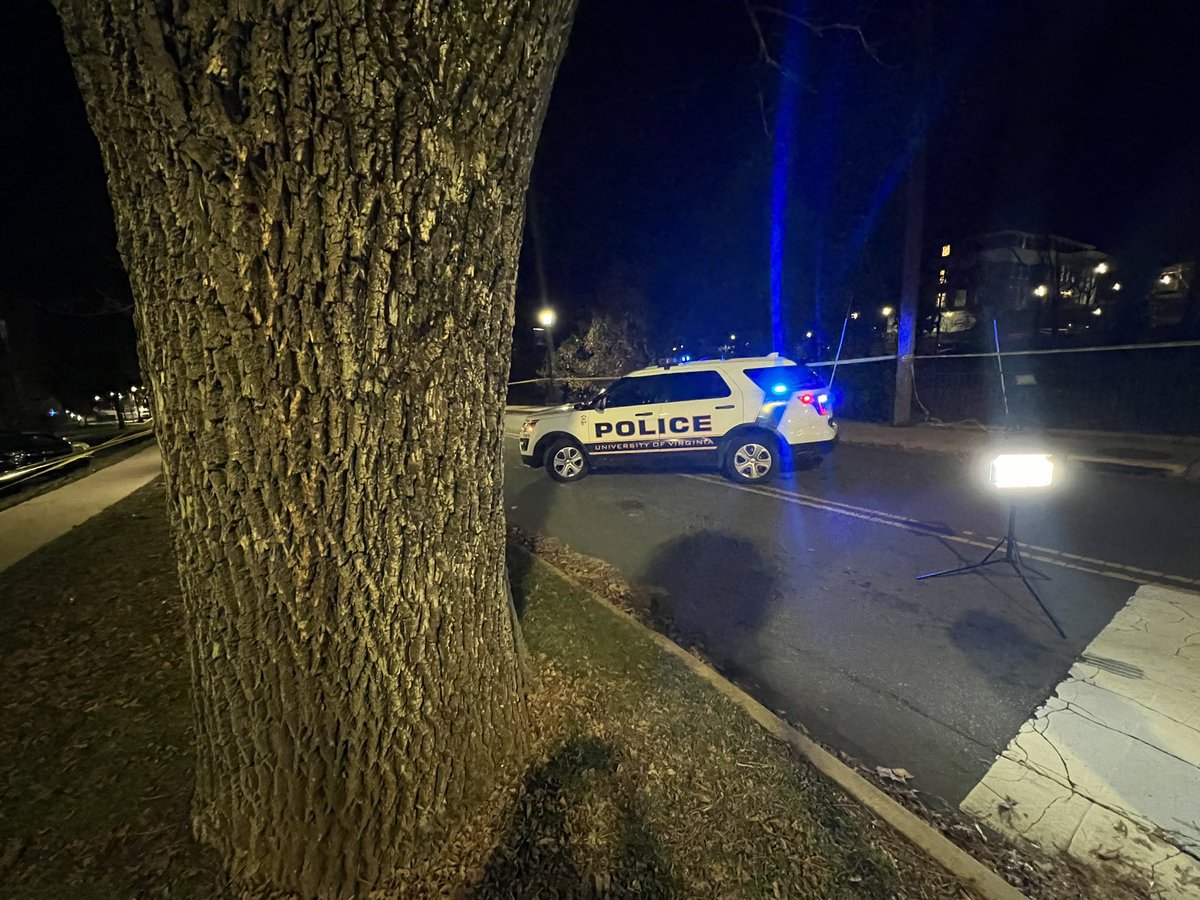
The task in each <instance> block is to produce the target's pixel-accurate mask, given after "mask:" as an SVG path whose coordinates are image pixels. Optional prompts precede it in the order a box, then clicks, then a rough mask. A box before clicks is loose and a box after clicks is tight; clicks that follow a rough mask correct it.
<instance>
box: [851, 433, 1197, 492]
mask: <svg viewBox="0 0 1200 900" xmlns="http://www.w3.org/2000/svg"><path fill="white" fill-rule="evenodd" d="M838 434H839V437H840V438H841V440H842V441H844V442H845V443H847V444H867V445H872V446H877V447H897V448H900V449H903V450H920V451H926V452H930V453H949V454H953V455H956V456H963V457H971V456H975V455H977V454H982V453H984V452H986V451H987V450H988V449H989V448H992V447H995V446H997V445H998V444H1000V443H1002V442H1004V441H1006V440H1011V439H1014V438H1016V439H1021V440H1024V441H1028V440H1034V441H1037V442H1038V443H1039V444H1040V445H1042V446H1045V447H1046V449H1047V451H1048V452H1051V453H1055V454H1058V455H1060V456H1063V457H1065V458H1066V459H1067V461H1068V462H1080V463H1089V464H1101V465H1109V466H1119V467H1121V468H1123V469H1128V470H1131V471H1138V472H1146V473H1155V474H1159V475H1169V476H1173V477H1176V478H1193V479H1200V438H1186V437H1174V436H1171V435H1137V434H1116V433H1112V432H1103V431H1067V430H1059V429H1046V430H1044V431H1040V432H1033V431H1028V432H1009V431H1005V430H1003V429H999V428H987V429H985V428H983V427H976V428H968V427H964V426H957V425H930V424H920V425H910V426H908V427H906V428H893V427H892V426H890V425H882V424H879V423H876V422H854V421H851V420H849V419H839V420H838Z"/></svg>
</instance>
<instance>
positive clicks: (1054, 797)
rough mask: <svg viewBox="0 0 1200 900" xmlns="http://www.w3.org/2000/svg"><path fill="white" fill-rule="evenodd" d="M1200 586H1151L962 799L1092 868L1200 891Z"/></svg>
mask: <svg viewBox="0 0 1200 900" xmlns="http://www.w3.org/2000/svg"><path fill="white" fill-rule="evenodd" d="M1198 664H1200V595H1198V594H1192V593H1187V592H1185V591H1176V590H1171V589H1168V588H1164V587H1158V586H1154V585H1144V586H1143V587H1141V588H1139V589H1138V591H1137V593H1136V594H1135V595H1134V596H1133V597H1132V599H1130V601H1129V603H1128V605H1126V607H1125V608H1124V609H1123V610H1121V611H1120V612H1119V613H1117V615H1116V616H1115V617H1114V618H1113V620H1112V622H1111V623H1110V624H1109V625H1108V627H1107V628H1105V629H1104V630H1103V631H1101V632H1100V634H1098V635H1097V636H1096V638H1095V639H1094V640H1093V641H1092V643H1091V644H1090V645H1089V646H1088V648H1087V650H1085V651H1084V653H1083V655H1082V656H1080V658H1079V659H1078V661H1076V663H1075V664H1074V665H1073V666H1072V667H1071V670H1070V672H1069V673H1068V675H1067V678H1066V680H1065V681H1063V682H1062V683H1061V684H1059V685H1058V687H1057V688H1056V689H1055V691H1054V694H1053V695H1052V696H1050V697H1049V698H1048V699H1047V701H1046V702H1045V704H1043V705H1042V706H1041V707H1040V708H1039V709H1038V710H1037V711H1036V712H1034V714H1033V717H1032V718H1030V719H1029V721H1028V722H1026V723H1025V725H1024V726H1023V727H1022V728H1021V730H1020V732H1019V733H1018V734H1017V735H1016V737H1014V738H1013V739H1012V742H1011V743H1010V744H1009V745H1008V747H1007V749H1005V751H1004V752H1003V753H1002V754H1000V757H999V758H998V759H997V760H996V761H995V763H994V764H993V765H992V767H991V769H989V770H988V773H987V775H985V776H984V778H983V780H982V781H980V782H979V784H978V785H977V786H976V788H975V789H974V790H973V791H972V792H971V793H970V794H969V795H968V796H967V798H966V799H965V800H964V801H963V803H962V808H963V809H964V810H965V811H967V812H968V813H971V814H972V815H974V816H976V817H978V818H980V819H983V820H985V821H987V822H989V823H990V824H991V825H992V826H993V827H995V828H997V829H999V830H1001V831H1007V832H1011V833H1015V834H1018V835H1021V836H1022V837H1025V838H1028V839H1029V840H1032V841H1034V842H1035V843H1037V844H1040V845H1041V846H1043V847H1046V848H1049V849H1054V850H1064V851H1066V852H1068V853H1070V854H1072V855H1074V856H1076V857H1078V858H1080V859H1082V860H1084V861H1085V862H1088V863H1090V864H1092V865H1100V866H1104V865H1113V866H1117V867H1121V868H1125V869H1128V870H1130V871H1132V872H1134V873H1140V874H1141V875H1143V876H1145V875H1150V876H1152V877H1153V878H1154V882H1155V883H1154V889H1155V896H1157V897H1161V898H1164V900H1165V898H1179V900H1183V898H1185V897H1193V898H1194V897H1197V896H1200V818H1198V817H1197V810H1200V665H1198Z"/></svg>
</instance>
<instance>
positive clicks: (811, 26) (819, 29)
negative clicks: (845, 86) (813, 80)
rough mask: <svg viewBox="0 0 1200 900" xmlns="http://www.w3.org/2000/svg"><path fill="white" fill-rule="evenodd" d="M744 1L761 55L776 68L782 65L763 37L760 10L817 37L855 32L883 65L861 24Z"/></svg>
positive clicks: (866, 49) (867, 49)
mask: <svg viewBox="0 0 1200 900" xmlns="http://www.w3.org/2000/svg"><path fill="white" fill-rule="evenodd" d="M743 2H744V3H745V6H746V12H747V13H748V14H749V16H750V23H751V25H752V26H753V28H754V33H755V36H756V37H757V38H758V49H759V55H760V56H761V57H762V58H763V60H764V61H766V62H767V63H769V64H770V65H773V66H775V67H776V68H780V66H779V63H778V62H776V61H775V60H774V59H773V58H772V57H771V54H770V52H769V51H768V50H767V42H766V39H765V38H764V37H763V31H762V25H761V24H760V23H759V21H758V15H757V13H758V12H764V13H768V14H770V15H773V16H778V17H779V18H781V19H785V20H787V21H789V22H795V23H796V24H797V25H800V26H802V27H804V28H806V29H808V31H809V32H811V33H812V34H814V35H816V36H817V37H824V36H825V35H826V34H827V33H828V32H830V31H843V32H847V33H849V34H853V35H854V36H855V37H857V38H858V42H859V44H861V45H862V49H863V52H865V53H866V54H867V56H869V57H871V59H873V60H875V62H877V63H879V64H880V65H883V60H881V59H880V58H879V53H878V51H877V50H876V48H875V45H873V44H872V43H871V42H870V41H868V40H867V36H866V34H865V33H863V30H862V26H861V25H854V24H852V23H850V22H824V23H822V22H814V21H813V20H812V19H806V18H804V17H803V16H798V15H796V14H795V13H793V12H789V11H788V10H786V9H781V8H780V7H778V6H755V5H754V4H753V3H751V0H743ZM781 71H782V70H781Z"/></svg>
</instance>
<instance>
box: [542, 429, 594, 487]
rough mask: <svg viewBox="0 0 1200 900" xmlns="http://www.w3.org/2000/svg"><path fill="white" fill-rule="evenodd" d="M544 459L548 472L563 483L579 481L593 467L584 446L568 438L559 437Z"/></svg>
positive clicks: (547, 449)
mask: <svg viewBox="0 0 1200 900" xmlns="http://www.w3.org/2000/svg"><path fill="white" fill-rule="evenodd" d="M544 459H545V466H546V473H547V474H548V475H549V476H550V477H551V478H553V479H554V480H555V481H557V482H559V483H561V484H571V483H572V482H575V481H579V480H580V479H581V478H585V477H587V473H588V472H590V471H591V469H592V465H591V463H589V462H588V458H587V454H586V453H584V452H583V448H582V447H580V446H579V445H578V444H577V443H575V442H574V441H572V440H570V439H568V438H559V439H558V440H556V441H555V442H554V443H553V444H551V445H550V446H549V447H547V448H546V456H545V457H544Z"/></svg>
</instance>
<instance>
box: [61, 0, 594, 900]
mask: <svg viewBox="0 0 1200 900" xmlns="http://www.w3.org/2000/svg"><path fill="white" fill-rule="evenodd" d="M55 3H56V5H57V7H58V10H59V14H60V17H61V19H62V23H63V31H64V35H65V38H66V42H67V46H68V49H69V51H70V53H71V56H72V58H73V61H74V65H75V70H76V75H77V78H78V81H79V84H80V88H81V90H82V93H83V96H84V99H85V102H86V104H87V108H88V113H89V116H90V118H91V122H92V126H93V129H94V130H95V132H96V135H97V137H98V138H99V141H100V146H101V150H102V154H103V158H104V162H105V166H106V168H107V170H108V176H109V187H110V192H111V194H112V199H113V206H114V209H115V211H116V218H117V228H118V234H119V241H120V249H121V253H122V256H123V257H124V260H125V264H126V267H127V268H128V270H129V274H130V278H131V282H132V285H133V289H134V295H135V316H136V320H137V325H138V331H139V341H140V352H141V356H142V363H143V368H144V370H145V373H146V375H147V377H148V378H149V379H150V381H151V382H152V384H153V387H152V394H153V397H154V401H155V413H156V430H157V433H158V438H159V443H160V446H161V447H162V452H163V463H164V471H165V476H166V484H167V490H168V496H169V503H170V510H171V515H172V519H173V524H174V532H175V539H176V550H177V555H178V561H179V570H180V579H181V583H182V588H183V596H184V603H185V607H186V619H187V623H188V628H189V631H190V651H191V657H192V659H191V662H192V672H193V681H194V696H195V705H196V716H195V719H196V730H197V745H198V746H197V760H196V764H197V783H196V792H195V799H194V807H193V819H194V826H195V830H196V833H197V835H198V836H199V837H200V838H201V839H202V840H204V841H206V842H208V843H210V844H212V845H214V846H215V847H217V848H218V849H219V850H220V852H221V853H222V854H223V856H224V858H225V860H226V862H227V863H228V865H229V866H230V867H231V869H232V870H233V871H234V873H235V874H236V875H237V876H239V877H241V878H250V879H263V880H266V881H267V882H269V883H271V884H273V885H275V886H278V887H281V888H284V889H289V890H293V891H298V892H300V893H302V894H305V895H315V894H321V895H340V894H348V893H354V892H356V891H359V890H361V889H363V888H365V887H369V886H371V885H375V884H379V883H382V882H386V880H387V879H388V877H389V874H390V873H392V872H394V871H396V870H397V869H398V868H399V867H403V866H405V865H408V864H410V863H413V862H416V861H419V859H420V858H421V856H422V855H423V854H424V853H427V852H429V849H430V848H433V847H435V846H436V843H437V841H438V840H439V839H440V838H441V837H442V836H444V835H445V834H446V833H447V832H448V830H450V829H452V828H453V827H454V825H455V824H456V823H457V822H458V821H460V820H461V818H462V817H463V816H464V815H465V814H466V813H467V811H469V809H470V808H471V803H472V801H473V800H474V799H475V798H476V797H478V796H479V795H480V794H482V793H484V792H487V791H489V790H490V789H492V788H493V787H494V786H495V784H496V779H497V778H498V777H500V776H501V774H502V772H503V770H504V769H505V767H506V766H507V765H510V764H511V763H512V762H513V761H514V759H515V758H517V756H518V755H519V751H520V749H521V745H522V743H523V736H522V735H523V730H524V728H525V725H526V721H525V719H526V712H525V707H524V702H523V686H522V676H521V668H520V664H519V661H518V655H517V653H516V649H515V648H516V644H517V643H518V642H519V640H520V636H519V632H518V631H517V626H516V623H515V621H514V620H513V618H512V617H511V613H510V605H509V603H508V600H507V582H506V574H505V568H504V547H503V506H502V505H501V504H502V498H501V456H500V449H501V421H502V409H503V398H504V392H505V381H506V380H507V374H508V364H509V349H510V346H509V345H510V341H511V331H512V315H513V292H514V283H515V267H516V259H517V251H518V247H519V240H520V235H521V230H522V225H523V218H524V195H525V190H526V187H527V184H528V179H529V170H530V166H531V163H532V157H533V152H534V147H535V144H536V139H537V135H538V131H539V129H540V127H541V122H542V118H543V115H544V112H545V108H546V105H547V102H548V98H549V93H550V88H551V84H552V82H553V78H554V74H555V71H556V68H557V65H558V62H559V59H560V57H561V53H562V51H563V49H564V46H565V41H566V35H567V31H568V28H569V23H570V19H571V15H572V13H573V0H533V2H520V0H470V2H468V0H440V2H438V0H411V2H400V3H396V2H388V0H239V2H226V0H173V2H172V0H55Z"/></svg>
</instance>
